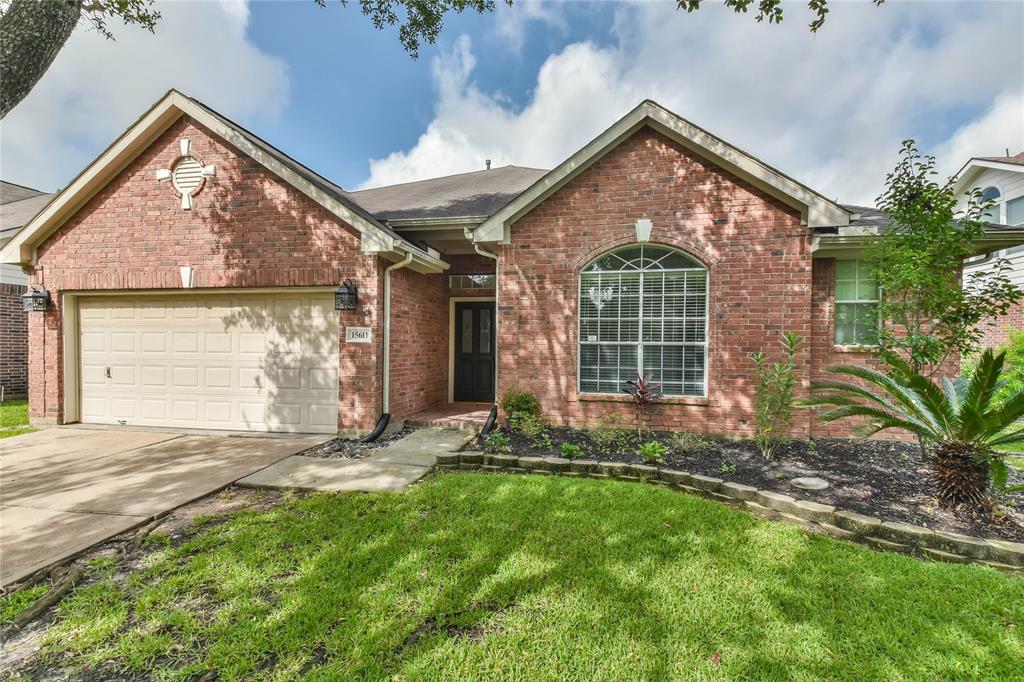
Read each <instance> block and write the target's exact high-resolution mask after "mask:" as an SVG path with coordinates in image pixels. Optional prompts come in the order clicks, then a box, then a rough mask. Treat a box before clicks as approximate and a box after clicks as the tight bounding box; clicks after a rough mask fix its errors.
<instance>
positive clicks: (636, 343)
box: [579, 244, 708, 396]
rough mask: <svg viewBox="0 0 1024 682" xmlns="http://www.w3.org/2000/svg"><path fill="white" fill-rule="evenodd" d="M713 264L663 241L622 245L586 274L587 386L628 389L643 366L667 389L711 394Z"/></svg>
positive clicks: (582, 359) (583, 374)
mask: <svg viewBox="0 0 1024 682" xmlns="http://www.w3.org/2000/svg"><path fill="white" fill-rule="evenodd" d="M707 335H708V271H707V268H705V267H704V266H703V265H701V264H700V263H699V262H698V261H696V260H695V259H693V258H692V257H690V256H688V255H686V254H684V253H682V252H680V251H676V250H674V249H669V248H665V247H663V246H653V245H650V244H641V245H635V246H627V247H625V248H621V249H616V250H615V251H611V252H609V253H606V254H604V255H603V256H601V257H599V258H597V259H596V260H594V261H593V262H591V263H590V264H589V265H587V266H586V267H585V268H584V269H583V272H582V273H581V275H580V335H579V388H580V392H582V393H621V392H622V384H623V382H624V381H626V380H628V379H633V378H635V377H636V375H637V373H638V372H639V373H641V374H646V373H648V372H650V373H651V374H653V375H654V380H655V381H657V382H659V383H661V384H662V387H663V390H664V393H665V394H666V395H685V396H704V395H706V394H707Z"/></svg>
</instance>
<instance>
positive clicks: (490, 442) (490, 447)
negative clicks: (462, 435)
mask: <svg viewBox="0 0 1024 682" xmlns="http://www.w3.org/2000/svg"><path fill="white" fill-rule="evenodd" d="M511 445H512V441H511V439H510V438H509V437H508V435H507V434H504V433H502V432H501V431H492V432H491V434H490V435H489V436H487V440H486V441H484V448H486V449H487V451H488V452H507V451H508V450H509V448H510V447H511Z"/></svg>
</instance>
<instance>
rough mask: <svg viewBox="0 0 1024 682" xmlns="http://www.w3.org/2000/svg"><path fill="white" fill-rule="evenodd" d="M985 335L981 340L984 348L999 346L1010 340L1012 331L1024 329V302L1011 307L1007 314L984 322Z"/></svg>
mask: <svg viewBox="0 0 1024 682" xmlns="http://www.w3.org/2000/svg"><path fill="white" fill-rule="evenodd" d="M981 328H982V330H983V331H984V332H985V336H984V337H983V338H982V340H981V347H982V348H998V347H999V346H1001V345H1003V344H1005V343H1006V342H1007V341H1009V340H1010V332H1011V331H1013V332H1019V331H1024V303H1018V304H1017V305H1015V306H1013V307H1012V308H1010V310H1009V312H1007V313H1006V315H1004V316H1002V317H999V318H996V319H994V320H987V321H986V322H984V323H982V327H981Z"/></svg>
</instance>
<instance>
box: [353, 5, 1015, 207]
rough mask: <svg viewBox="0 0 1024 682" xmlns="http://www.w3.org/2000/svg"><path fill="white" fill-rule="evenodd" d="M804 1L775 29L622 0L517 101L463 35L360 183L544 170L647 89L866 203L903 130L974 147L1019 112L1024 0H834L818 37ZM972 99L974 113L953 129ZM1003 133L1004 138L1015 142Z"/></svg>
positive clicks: (717, 12)
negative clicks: (419, 123) (608, 37)
mask: <svg viewBox="0 0 1024 682" xmlns="http://www.w3.org/2000/svg"><path fill="white" fill-rule="evenodd" d="M787 9H788V10H789V8H787ZM801 9H802V8H801V7H800V6H799V5H793V6H792V10H791V11H790V15H789V18H788V19H787V20H786V22H785V23H783V24H782V25H767V24H757V23H755V22H754V21H753V20H752V19H751V17H749V16H742V15H740V16H737V15H735V14H733V13H732V12H730V11H728V10H726V9H724V8H721V7H718V6H715V5H707V6H705V7H704V8H702V9H701V10H700V11H699V12H697V13H695V14H692V15H686V14H684V13H680V12H677V11H675V10H673V9H672V8H671V7H670V6H666V5H661V4H658V5H655V4H639V5H630V6H627V7H625V8H623V9H622V10H620V11H619V12H618V13H617V16H616V22H615V35H616V36H617V38H618V44H617V45H613V46H605V47H601V46H597V45H594V44H592V43H586V42H583V43H576V44H572V45H569V46H567V47H566V48H565V49H563V50H562V51H561V52H559V53H557V54H553V55H551V56H550V57H549V58H548V59H547V60H546V61H545V63H544V64H543V65H542V67H541V68H540V70H539V72H538V75H537V84H536V87H535V89H534V91H533V93H532V94H531V97H530V98H529V100H528V101H527V102H526V103H525V104H524V105H523V106H522V107H521V108H514V107H512V106H511V105H510V104H509V103H507V102H506V101H505V99H504V97H503V96H502V95H500V94H495V93H488V92H483V91H482V90H481V89H480V88H479V87H478V86H477V85H476V84H475V83H474V81H473V80H472V68H473V65H474V64H475V61H474V56H473V54H472V52H471V51H470V49H469V48H470V45H469V42H468V39H466V38H464V37H463V38H460V40H459V41H458V42H457V45H456V49H455V51H454V53H453V54H451V55H449V56H448V57H446V58H445V59H439V60H438V61H436V62H435V65H434V68H435V80H436V82H437V84H438V88H437V102H436V108H435V111H436V115H435V117H434V119H433V120H432V121H431V122H430V123H429V124H428V126H427V128H426V130H425V131H424V133H423V134H422V136H421V137H420V138H419V140H418V141H417V142H416V144H415V145H414V146H413V147H412V148H410V149H408V150H397V151H395V152H393V153H392V154H390V155H389V156H387V157H386V158H383V159H377V160H373V161H371V163H370V176H369V178H368V179H367V180H366V182H365V183H364V185H363V186H364V187H371V186H379V185H384V184H391V183H394V182H403V181H408V180H413V179H421V178H424V177H431V176H436V175H440V174H444V173H455V172H462V171H466V170H475V169H479V168H482V167H483V159H485V158H491V159H493V160H494V161H495V164H496V165H501V164H504V163H517V164H521V165H532V166H542V167H551V166H553V165H554V164H557V163H558V162H560V161H561V160H563V159H565V158H566V156H568V155H569V154H571V153H572V152H573V151H575V150H576V149H578V148H579V147H580V146H582V145H583V144H585V143H586V142H587V141H588V140H590V139H591V138H593V137H594V136H595V135H597V134H598V133H599V132H600V131H601V130H603V129H604V128H605V127H607V126H608V125H609V124H611V123H612V122H614V121H615V120H616V119H617V118H619V117H620V116H622V115H623V114H624V113H625V112H627V111H628V110H629V109H630V108H632V107H633V106H635V105H636V104H637V103H638V102H639V101H640V100H641V99H643V98H645V97H650V98H652V99H656V100H658V101H659V102H661V103H662V104H664V105H665V106H667V107H669V108H671V109H673V110H675V111H676V112H678V113H679V114H681V115H682V116H684V117H686V118H689V119H690V120H692V121H693V122H694V123H697V124H698V125H701V126H703V127H705V128H707V129H709V130H711V131H712V132H714V133H716V134H718V135H720V136H722V137H723V138H725V139H727V140H729V141H730V142H732V143H734V144H736V145H738V146H740V147H741V148H744V149H746V150H747V151H749V152H751V153H753V154H754V155H756V156H758V157H760V158H762V159H763V160H765V161H766V162H768V163H770V164H772V165H774V166H776V167H777V168H780V169H782V170H783V171H784V172H786V173H788V174H790V175H793V176H795V177H796V178H797V179H799V180H802V181H804V182H807V183H808V184H810V185H811V186H813V187H815V188H817V189H819V190H821V191H822V192H824V193H825V194H827V195H829V196H833V197H837V198H839V199H840V200H842V201H846V202H851V203H856V202H867V203H870V202H872V201H873V199H874V197H875V196H876V194H877V193H878V190H879V188H880V184H881V181H882V178H883V177H884V175H885V173H886V172H887V171H888V170H889V169H890V168H891V167H892V166H893V165H894V164H895V161H896V153H897V151H898V148H899V143H900V141H901V140H902V139H904V138H907V137H915V138H917V139H919V140H922V141H924V142H925V144H924V145H923V146H924V150H925V151H929V150H930V149H934V150H943V153H949V154H957V155H970V153H971V152H969V151H968V150H969V149H974V148H975V146H977V147H985V148H986V149H989V148H990V147H991V146H992V143H993V141H994V140H995V138H999V137H1002V136H1004V135H1003V134H1002V133H1001V130H1000V128H1001V126H1002V125H1003V124H1001V123H1000V121H1012V120H1013V118H1014V116H1016V117H1017V120H1020V119H1021V117H1024V110H1022V109H1021V101H1020V94H1019V93H1020V87H1021V83H1024V46H1022V44H1021V41H1020V39H1019V27H1020V25H1021V23H1022V21H1024V5H1021V4H1019V3H973V4H970V5H963V4H960V5H956V4H951V3H928V4H925V3H913V4H911V3H886V4H885V5H883V6H881V7H874V6H873V5H870V4H867V3H858V4H854V3H839V4H836V5H835V6H834V7H833V8H832V11H831V13H830V14H829V19H828V23H827V24H826V25H825V27H824V28H823V29H822V30H821V31H820V32H819V33H818V34H817V35H812V34H810V33H809V32H808V30H807V27H806V21H804V17H802V16H799V12H800V11H801ZM794 15H796V16H794ZM982 37H983V39H982ZM1014 93H1016V98H1015V95H1014ZM997 100H998V102H997ZM993 103H996V104H995V107H996V108H994V109H993V108H992V106H993ZM997 109H998V111H999V112H1001V113H1000V114H999V117H998V118H993V116H995V114H993V113H991V112H995V111H996V110H997ZM971 111H975V112H977V114H976V116H977V117H978V118H979V119H980V121H979V122H978V123H977V124H976V125H963V126H960V127H959V129H958V130H957V129H954V128H955V127H956V125H955V123H951V122H956V121H962V120H963V119H964V116H965V113H964V112H971ZM989 119H991V120H989ZM985 121H988V122H987V123H986V122H985ZM1011 127H1012V126H1011ZM1005 137H1007V138H1008V139H1006V141H1005V142H1000V143H999V144H998V145H996V146H995V147H996V149H997V150H1001V149H1002V148H1003V147H1006V146H1010V147H1013V146H1014V145H1015V144H1016V145H1017V146H1020V143H1019V136H1017V137H1016V139H1017V140H1018V141H1017V142H1015V138H1014V135H1013V134H1012V131H1011V132H1008V133H1006V134H1005ZM950 138H957V139H959V140H960V143H959V145H960V146H959V147H957V148H955V149H954V148H952V147H950V146H949V144H948V142H949V140H950ZM943 143H947V144H946V146H944V145H943ZM1016 151H1019V149H1018V150H1016ZM958 162H960V163H962V159H960V158H958V159H956V160H955V161H954V162H953V163H952V165H953V166H956V167H958ZM954 170H955V168H954Z"/></svg>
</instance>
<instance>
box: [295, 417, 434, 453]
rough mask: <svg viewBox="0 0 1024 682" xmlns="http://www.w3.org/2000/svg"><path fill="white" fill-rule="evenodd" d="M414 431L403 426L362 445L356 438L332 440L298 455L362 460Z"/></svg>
mask: <svg viewBox="0 0 1024 682" xmlns="http://www.w3.org/2000/svg"><path fill="white" fill-rule="evenodd" d="M415 430H416V429H415V428H414V427H412V426H404V425H403V426H402V428H401V429H399V430H398V431H395V432H394V433H389V434H387V435H384V436H381V437H380V438H378V439H377V440H375V441H374V442H372V443H362V442H360V441H359V439H358V438H334V439H332V440H329V441H327V442H326V443H320V444H319V445H315V446H313V447H311V448H309V449H308V450H303V451H302V452H300V453H299V454H300V455H302V456H303V457H321V458H323V459H363V458H365V457H368V456H369V455H370V454H371V453H372V452H373V451H374V450H379V449H380V448H385V447H387V446H388V445H391V444H392V443H394V442H395V441H396V440H400V439H402V438H405V437H406V436H408V435H409V434H410V433H412V432H413V431H415Z"/></svg>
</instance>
